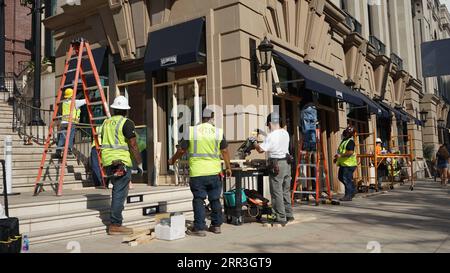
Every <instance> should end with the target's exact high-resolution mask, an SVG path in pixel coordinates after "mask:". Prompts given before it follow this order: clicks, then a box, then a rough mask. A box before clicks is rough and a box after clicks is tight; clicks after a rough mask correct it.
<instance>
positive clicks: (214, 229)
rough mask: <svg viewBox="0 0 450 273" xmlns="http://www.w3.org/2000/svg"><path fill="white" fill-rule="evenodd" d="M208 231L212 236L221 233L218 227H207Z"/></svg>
mask: <svg viewBox="0 0 450 273" xmlns="http://www.w3.org/2000/svg"><path fill="white" fill-rule="evenodd" d="M208 231H210V232H212V233H214V234H220V233H222V231H221V230H220V226H209V228H208Z"/></svg>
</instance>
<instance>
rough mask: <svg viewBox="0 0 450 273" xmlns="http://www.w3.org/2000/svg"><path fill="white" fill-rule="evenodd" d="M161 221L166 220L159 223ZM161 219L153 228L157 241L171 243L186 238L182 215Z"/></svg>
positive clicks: (184, 218) (184, 221)
mask: <svg viewBox="0 0 450 273" xmlns="http://www.w3.org/2000/svg"><path fill="white" fill-rule="evenodd" d="M162 219H167V220H168V221H161V220H162ZM162 219H161V220H160V222H159V223H158V224H157V225H156V227H155V234H156V238H157V239H159V240H167V241H172V240H177V239H182V238H184V237H186V233H185V232H186V227H185V223H186V217H185V216H184V215H183V214H178V215H172V216H170V218H162ZM163 222H165V223H163Z"/></svg>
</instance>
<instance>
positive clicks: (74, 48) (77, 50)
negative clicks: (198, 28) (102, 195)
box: [34, 38, 111, 196]
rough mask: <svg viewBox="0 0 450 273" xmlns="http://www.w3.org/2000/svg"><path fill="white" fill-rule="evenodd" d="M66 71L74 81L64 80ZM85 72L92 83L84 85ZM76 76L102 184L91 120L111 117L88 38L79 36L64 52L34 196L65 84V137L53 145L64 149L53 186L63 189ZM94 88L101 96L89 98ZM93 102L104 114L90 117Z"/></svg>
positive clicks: (60, 117)
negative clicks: (61, 144)
mask: <svg viewBox="0 0 450 273" xmlns="http://www.w3.org/2000/svg"><path fill="white" fill-rule="evenodd" d="M73 60H76V62H72V61H73ZM70 63H76V65H70ZM83 64H85V65H87V66H85V67H91V69H92V70H90V71H83ZM69 73H75V76H74V81H73V82H72V83H67V84H66V78H67V75H68V74H69ZM86 75H93V76H94V78H95V85H93V86H87V82H86ZM79 79H81V81H80V84H81V87H82V90H83V95H84V98H85V99H86V106H87V111H88V116H89V123H90V126H91V130H92V136H93V139H94V142H95V148H96V150H97V156H98V162H99V165H100V166H99V167H100V170H101V175H102V183H103V186H106V183H105V172H104V170H103V167H102V163H101V150H100V145H99V142H98V134H97V131H96V126H97V125H96V124H95V121H97V120H105V119H107V118H109V117H111V114H110V112H109V108H108V104H107V102H106V97H105V94H104V92H103V87H102V84H101V82H100V78H99V75H98V71H97V67H96V65H95V62H94V57H93V55H92V51H91V46H90V45H89V42H88V41H86V40H85V39H83V38H79V39H76V40H74V41H72V42H71V44H70V48H69V51H68V52H67V57H66V62H65V66H64V73H63V74H62V78H61V83H60V86H59V88H58V94H57V97H56V102H55V109H54V111H53V115H52V121H51V123H50V126H49V130H48V135H47V138H46V141H45V148H44V152H43V154H42V159H41V163H40V167H39V172H38V175H37V177H36V182H35V187H34V195H35V196H36V195H38V194H39V193H40V192H42V191H43V190H44V188H43V187H44V183H43V182H41V178H42V171H43V170H44V166H45V165H46V158H47V153H48V152H49V151H50V146H51V140H52V136H53V127H54V125H55V122H56V121H61V120H62V118H63V116H62V114H61V115H59V116H58V110H59V108H60V106H61V104H62V103H63V101H62V100H61V97H62V94H63V92H64V90H65V89H66V88H72V89H73V90H74V92H73V94H72V98H71V100H72V102H71V104H70V114H69V117H68V119H69V120H68V123H67V127H66V128H65V131H66V140H65V144H64V148H63V147H61V148H58V147H57V148H56V150H61V149H64V152H63V155H62V160H61V162H60V164H58V165H57V166H58V167H59V179H58V188H57V190H56V195H57V196H61V195H62V189H63V183H64V173H65V169H66V163H67V150H68V147H69V140H70V137H69V136H70V132H71V130H72V122H73V120H72V119H73V116H72V114H73V111H75V109H74V108H75V99H76V97H77V91H78V87H79V86H78V84H79ZM97 90H98V91H99V93H100V97H101V100H99V101H91V100H92V98H91V97H90V94H92V93H93V92H94V93H95V92H96V91H97ZM93 97H94V96H93ZM95 105H102V106H103V113H105V114H106V116H101V117H94V115H93V111H92V106H95ZM61 132H63V131H59V132H58V133H61ZM55 165H56V164H55Z"/></svg>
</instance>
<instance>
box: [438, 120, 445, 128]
mask: <svg viewBox="0 0 450 273" xmlns="http://www.w3.org/2000/svg"><path fill="white" fill-rule="evenodd" d="M437 123H438V127H439V128H445V120H443V119H439V120H438V121H437Z"/></svg>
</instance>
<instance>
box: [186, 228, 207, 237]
mask: <svg viewBox="0 0 450 273" xmlns="http://www.w3.org/2000/svg"><path fill="white" fill-rule="evenodd" d="M186 234H187V235H190V236H198V237H205V236H206V232H205V231H204V230H197V229H195V228H193V229H188V230H187V231H186Z"/></svg>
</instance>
